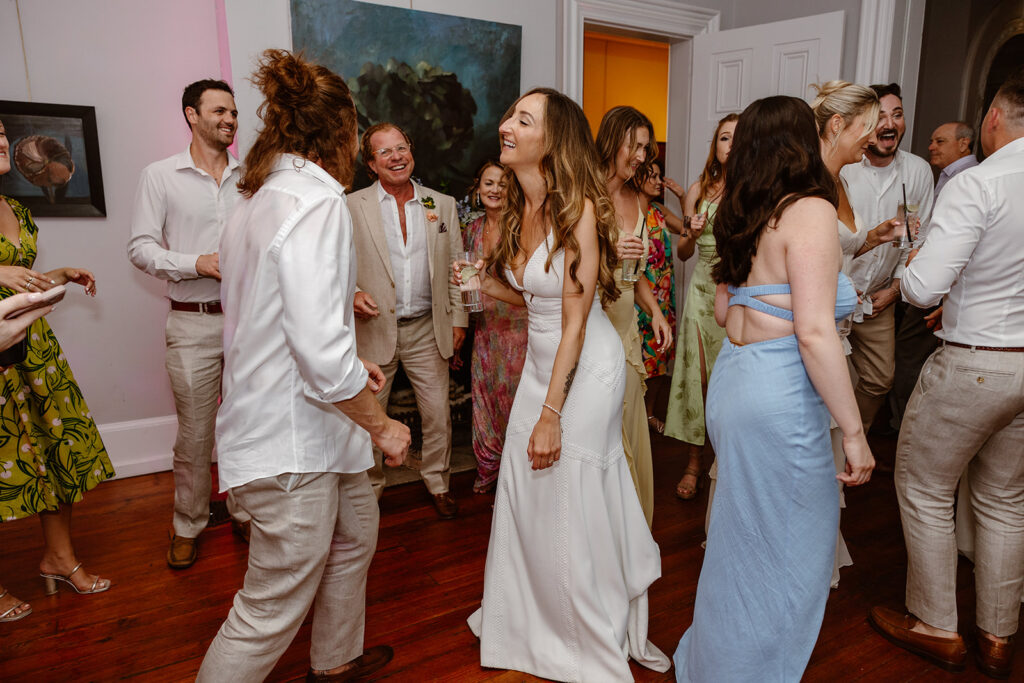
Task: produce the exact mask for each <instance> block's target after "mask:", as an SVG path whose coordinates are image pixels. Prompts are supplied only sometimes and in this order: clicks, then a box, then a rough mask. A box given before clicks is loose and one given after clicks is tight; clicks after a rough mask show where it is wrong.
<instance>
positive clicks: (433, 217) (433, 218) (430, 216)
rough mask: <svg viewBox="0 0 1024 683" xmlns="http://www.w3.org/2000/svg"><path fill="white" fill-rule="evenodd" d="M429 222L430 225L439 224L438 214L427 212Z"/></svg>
mask: <svg viewBox="0 0 1024 683" xmlns="http://www.w3.org/2000/svg"><path fill="white" fill-rule="evenodd" d="M427 222H429V223H436V222H437V214H436V213H434V212H433V211H427Z"/></svg>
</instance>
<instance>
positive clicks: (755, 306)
mask: <svg viewBox="0 0 1024 683" xmlns="http://www.w3.org/2000/svg"><path fill="white" fill-rule="evenodd" d="M819 147H820V142H819V139H818V131H817V128H816V127H815V123H814V116H813V114H812V113H811V109H810V107H808V106H807V104H806V103H805V102H803V101H802V100H799V99H796V98H793V97H785V96H777V97H768V98H765V99H763V100H758V101H756V102H754V103H753V104H751V105H750V106H749V107H747V109H746V110H745V111H744V112H743V114H742V115H741V116H740V119H739V121H738V123H737V125H736V136H735V139H734V141H733V146H732V151H731V153H730V157H729V173H728V174H727V175H726V180H725V190H724V192H723V195H722V200H721V201H720V202H719V208H718V213H717V215H716V217H715V227H714V234H715V243H716V245H717V246H716V248H717V250H718V256H719V259H720V260H719V262H718V263H717V264H715V266H714V268H713V269H712V277H714V279H715V282H716V283H718V284H717V292H716V299H715V317H716V319H717V320H718V322H719V324H721V325H722V326H724V327H725V329H726V334H727V338H726V340H725V341H724V342H723V344H722V350H721V353H720V354H719V356H718V359H717V361H716V364H715V371H714V373H713V374H712V375H711V382H710V386H709V387H708V401H707V423H708V434H709V436H710V438H711V443H712V445H713V446H714V448H715V453H716V456H717V458H718V482H717V484H718V485H717V490H716V493H715V500H714V503H713V508H712V511H711V524H710V529H709V532H708V543H707V552H706V554H705V556H704V566H703V568H702V569H701V574H700V580H699V582H698V584H697V597H696V602H695V604H694V614H693V624H692V625H691V626H690V628H689V629H688V630H687V631H686V633H685V634H684V635H683V638H682V640H681V641H680V642H679V647H678V649H677V650H676V653H675V665H676V680H678V681H799V680H800V678H801V676H802V675H803V672H804V669H805V668H806V666H807V661H808V659H810V656H811V651H812V650H813V649H814V643H815V641H816V640H817V637H818V630H819V629H820V628H821V620H822V617H823V616H824V612H825V601H826V599H827V598H828V594H829V581H830V579H831V576H832V563H833V558H834V554H835V546H836V529H837V526H838V515H839V489H838V486H837V484H836V480H837V479H838V480H839V481H841V482H843V483H844V484H846V485H847V486H856V485H859V484H863V483H864V482H866V481H868V479H869V478H870V476H871V469H872V468H873V466H874V459H873V458H872V456H871V451H870V449H869V448H868V445H867V440H866V439H865V436H864V429H863V426H862V425H861V423H860V415H859V413H858V410H857V404H856V401H855V400H854V397H853V387H852V386H851V383H850V376H849V373H848V372H847V369H846V360H845V358H844V356H843V349H842V345H841V344H840V342H839V335H838V333H837V332H836V320H838V319H841V318H843V317H845V316H846V315H848V314H849V313H850V312H851V311H852V310H853V306H854V305H855V303H856V301H857V294H856V292H855V291H854V289H853V286H852V285H851V284H850V281H849V280H848V279H847V278H846V276H845V275H842V274H841V273H840V272H839V269H840V250H839V239H838V237H837V234H836V220H837V218H836V204H837V190H836V184H835V180H834V179H833V178H832V176H831V174H830V173H829V171H828V169H827V168H826V166H825V164H824V163H823V162H822V159H821V154H820V149H819ZM829 413H831V414H832V415H834V416H835V420H836V422H838V423H839V426H840V428H841V429H842V430H843V447H844V449H845V450H846V455H847V466H846V471H845V472H844V473H842V474H839V475H836V472H835V469H834V467H833V461H832V448H831V440H830V438H829Z"/></svg>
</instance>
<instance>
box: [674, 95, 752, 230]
mask: <svg viewBox="0 0 1024 683" xmlns="http://www.w3.org/2000/svg"><path fill="white" fill-rule="evenodd" d="M739 118H740V115H739V114H726V115H725V116H723V117H722V118H721V119H719V120H718V125H717V126H715V134H714V135H713V136H711V150H710V151H709V152H708V160H707V161H705V162H704V170H703V171H701V172H700V178H698V179H697V182H698V183H699V185H698V187H700V192H698V193H697V203H696V206H694V207H693V210H694V211H696V210H697V209H699V208H700V200H702V199H707V200H710V199H712V197H711V196H710V191H711V188H712V187H714V186H715V185H717V184H718V183H720V182H722V178H724V177H725V164H723V163H722V162H721V161H719V160H718V136H719V134H720V133H721V132H722V126H724V125H725V124H727V123H731V122H733V121H738V120H739ZM730 154H731V152H730ZM683 211H684V212H686V211H689V207H687V206H684V207H683Z"/></svg>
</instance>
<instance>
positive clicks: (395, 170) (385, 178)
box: [367, 128, 416, 188]
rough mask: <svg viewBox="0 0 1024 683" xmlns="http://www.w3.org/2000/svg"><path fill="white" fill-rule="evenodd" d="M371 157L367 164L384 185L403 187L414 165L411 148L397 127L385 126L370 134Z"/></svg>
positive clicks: (410, 175)
mask: <svg viewBox="0 0 1024 683" xmlns="http://www.w3.org/2000/svg"><path fill="white" fill-rule="evenodd" d="M370 148H371V149H373V158H372V159H370V162H369V163H368V164H367V165H368V166H369V167H370V170H371V171H373V172H374V173H376V174H377V177H378V178H379V179H380V183H381V185H383V186H385V187H396V188H397V187H403V186H405V185H406V184H407V183H408V182H409V178H411V177H412V170H413V168H414V167H415V166H416V164H415V162H414V161H413V158H412V149H411V148H410V147H409V143H408V141H407V140H406V139H405V136H404V135H402V132H401V131H399V130H398V129H397V128H385V129H384V130H379V131H377V132H376V133H374V134H373V135H371V136H370Z"/></svg>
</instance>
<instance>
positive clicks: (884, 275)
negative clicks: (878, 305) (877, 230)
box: [840, 150, 934, 294]
mask: <svg viewBox="0 0 1024 683" xmlns="http://www.w3.org/2000/svg"><path fill="white" fill-rule="evenodd" d="M840 175H841V176H842V177H843V179H844V180H845V181H846V187H847V191H846V194H847V196H848V197H849V199H850V205H851V206H852V207H853V210H854V211H855V212H856V213H857V215H858V216H859V217H860V218H861V219H862V220H863V221H864V227H865V228H867V229H868V230H871V229H873V228H874V227H875V226H876V225H878V224H879V223H881V222H882V221H886V220H889V219H890V218H893V217H895V216H896V211H897V205H898V204H899V203H900V202H902V201H903V184H904V183H906V186H907V203H908V204H917V206H918V215H919V216H920V217H921V230H922V231H924V230H925V229H926V228H927V226H928V221H929V219H930V218H931V215H932V201H933V198H934V197H933V183H932V171H931V168H930V167H929V166H928V163H927V162H926V161H925V160H924V159H921V158H920V157H916V156H914V155H913V154H907V153H906V152H904V151H902V150H896V157H895V158H894V159H893V161H892V163H891V164H889V165H888V166H884V167H881V168H876V167H873V166H871V162H869V161H868V159H867V157H865V158H864V159H862V160H861V162H860V163H859V164H848V165H846V166H844V167H843V169H842V171H840ZM906 260H907V250H905V249H896V248H895V247H893V246H891V245H888V244H883V245H881V246H878V247H875V248H874V249H872V250H871V251H869V252H867V253H866V254H861V255H860V256H858V257H857V258H855V259H854V260H853V263H852V264H851V266H850V279H851V280H852V281H853V286H854V287H856V288H857V291H859V292H864V293H865V294H874V293H875V292H877V291H879V290H880V289H884V288H886V287H888V286H889V285H890V284H891V283H892V281H893V279H898V278H900V277H901V276H902V274H903V268H904V265H903V264H904V263H906Z"/></svg>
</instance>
